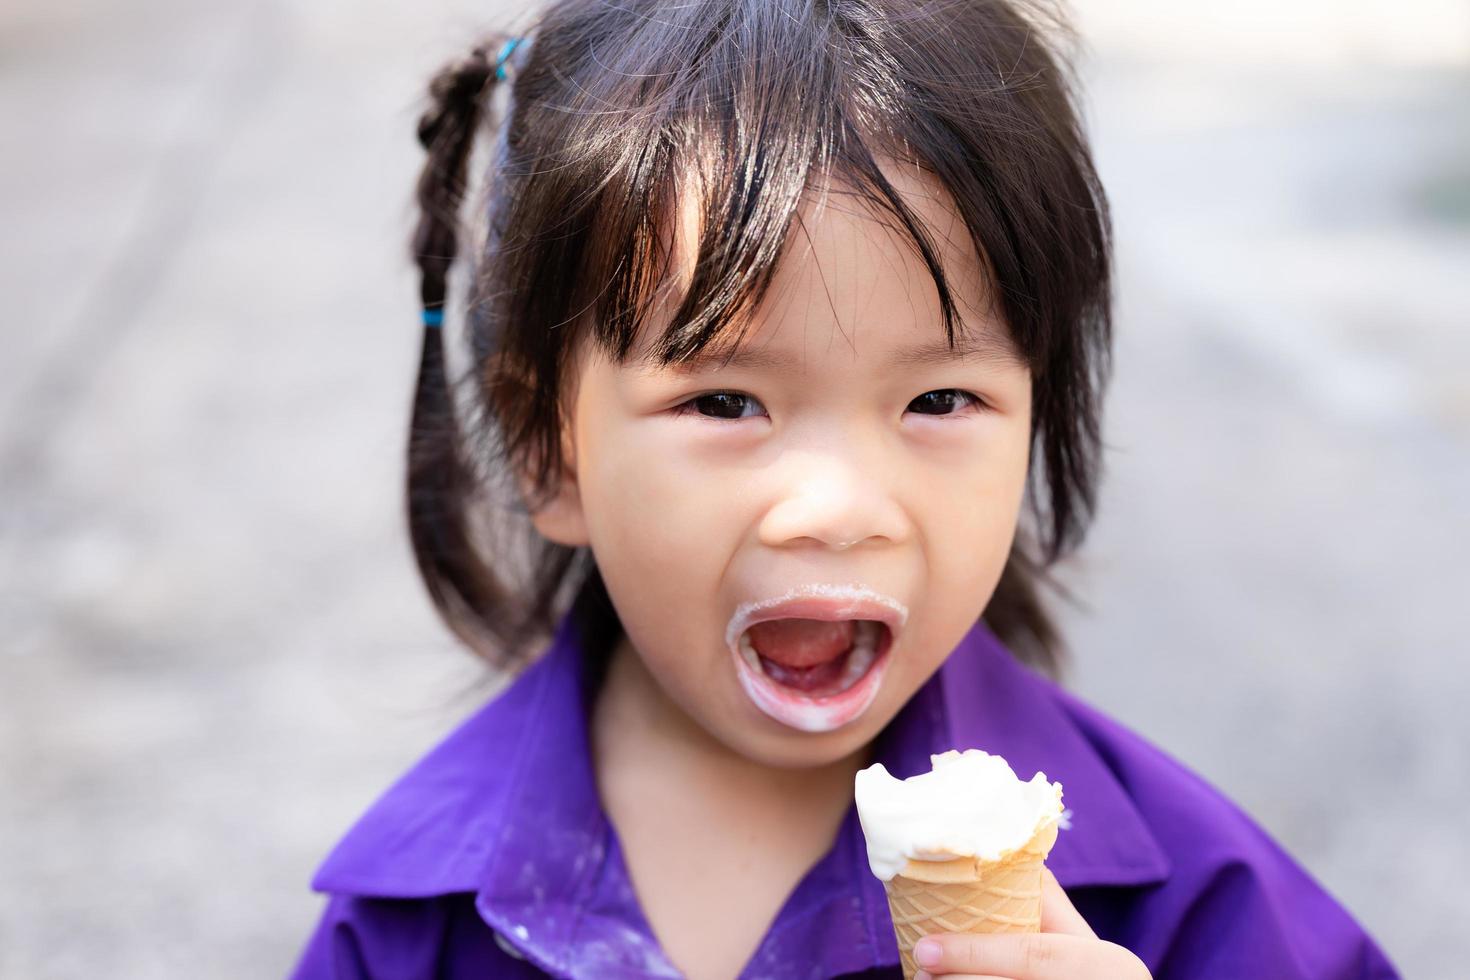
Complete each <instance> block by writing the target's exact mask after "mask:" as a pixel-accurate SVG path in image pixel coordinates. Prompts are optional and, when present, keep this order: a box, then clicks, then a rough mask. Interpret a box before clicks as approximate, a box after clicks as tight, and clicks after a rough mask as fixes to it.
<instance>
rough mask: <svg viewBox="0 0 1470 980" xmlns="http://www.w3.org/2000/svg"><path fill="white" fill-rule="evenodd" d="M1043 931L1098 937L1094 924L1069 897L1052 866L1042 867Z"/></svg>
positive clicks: (1091, 937) (1088, 937)
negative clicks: (1052, 870)
mask: <svg viewBox="0 0 1470 980" xmlns="http://www.w3.org/2000/svg"><path fill="white" fill-rule="evenodd" d="M1041 931H1042V932H1059V933H1062V934H1063V935H1066V936H1083V937H1085V938H1087V939H1096V938H1097V933H1095V932H1093V931H1092V926H1090V925H1088V924H1087V920H1086V919H1084V918H1082V913H1081V912H1078V911H1077V906H1075V905H1073V904H1072V900H1071V899H1070V898H1068V897H1067V893H1066V891H1064V890H1063V889H1062V886H1061V883H1060V882H1058V881H1057V876H1056V875H1054V874H1052V873H1051V868H1048V867H1045V866H1043V867H1042V869H1041Z"/></svg>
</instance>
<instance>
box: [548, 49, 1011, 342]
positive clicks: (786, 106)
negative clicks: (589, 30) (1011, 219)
mask: <svg viewBox="0 0 1470 980" xmlns="http://www.w3.org/2000/svg"><path fill="white" fill-rule="evenodd" d="M787 34H788V35H789V34H790V31H789V29H788V32H787ZM846 41H847V42H848V43H850V42H851V39H850V38H848V39H846ZM818 42H821V43H818ZM746 43H747V42H746V41H744V40H742V39H741V38H738V37H732V36H727V37H724V38H722V39H721V41H720V43H718V44H716V45H715V46H714V47H715V48H716V49H721V48H727V49H728V50H727V51H723V52H722V51H720V50H712V51H711V52H710V53H709V55H708V57H710V58H711V59H713V60H721V59H723V60H724V63H725V64H727V65H729V66H730V67H729V70H728V73H719V72H713V71H711V72H703V73H700V74H698V75H697V76H695V77H694V78H692V79H686V80H685V81H683V82H682V83H681V84H677V85H672V86H670V87H669V88H668V89H667V90H666V91H664V92H662V93H659V94H658V95H657V96H656V97H650V93H649V92H648V91H647V90H646V88H645V89H644V90H643V91H641V92H640V95H641V96H642V97H644V98H647V99H648V100H649V101H648V102H646V103H645V104H644V105H643V107H641V108H640V109H639V110H638V111H637V112H635V113H632V114H630V115H631V117H632V118H636V120H637V122H636V125H630V126H629V127H627V128H626V129H623V128H622V127H618V126H610V127H609V129H614V130H622V131H623V132H627V133H629V136H628V137H627V140H628V142H627V143H625V144H624V145H622V146H621V147H618V148H616V149H615V150H614V152H613V157H614V160H615V163H614V165H613V166H612V167H611V168H609V170H610V172H609V173H608V174H607V176H606V177H605V178H604V179H603V180H602V181H601V182H600V185H599V186H598V188H597V190H596V191H595V192H594V193H593V194H592V195H590V196H589V198H588V200H589V211H590V213H589V214H588V215H587V224H588V227H589V228H590V234H589V235H588V236H587V237H588V248H587V252H586V253H585V265H584V267H583V269H582V270H581V275H580V276H579V277H578V280H579V281H580V282H583V283H586V284H589V285H588V288H589V290H590V284H593V283H604V284H606V285H605V288H603V289H602V290H601V291H599V292H598V293H596V294H595V295H588V296H584V297H582V298H581V300H580V301H579V302H577V303H576V305H575V308H576V309H580V310H584V311H586V313H587V314H588V315H589V316H590V320H591V325H590V329H591V331H592V333H593V336H594V337H595V340H596V342H597V343H598V345H599V346H600V347H601V348H602V349H603V350H604V351H605V352H606V353H608V354H609V355H611V356H612V357H613V358H614V359H615V360H616V361H617V362H618V363H623V362H625V361H626V360H627V359H628V357H629V356H630V354H631V353H632V352H633V351H634V349H635V348H638V349H639V350H640V352H641V359H643V360H646V361H648V362H649V363H657V364H659V365H665V366H666V365H668V364H670V363H673V362H676V361H683V360H685V359H688V358H691V357H695V356H699V355H703V354H706V353H707V351H709V350H710V349H713V351H714V352H716V353H717V354H728V353H734V352H735V350H736V349H737V348H738V346H739V344H740V342H741V341H742V340H743V339H744V337H745V334H746V332H747V330H748V328H749V325H750V323H751V321H752V319H753V315H754V313H755V311H756V309H757V308H758V307H759V306H760V305H761V303H762V302H763V301H764V299H765V296H766V294H767V292H768V290H769V288H770V285H771V282H772V280H773V279H774V278H775V275H776V271H777V268H778V266H779V264H780V261H781V259H782V258H783V256H785V255H786V253H787V249H788V247H789V246H790V244H791V242H790V239H791V238H792V237H793V234H794V232H795V231H796V230H797V228H798V227H799V226H800V225H801V223H802V220H803V219H802V215H801V213H800V212H801V208H802V206H803V203H804V202H805V201H807V200H808V199H812V200H813V201H814V203H815V205H816V213H817V214H820V213H821V211H822V209H824V208H825V207H827V206H829V204H830V203H831V201H832V199H834V198H840V199H841V200H842V201H843V202H851V204H852V205H853V206H855V207H859V208H862V209H863V210H864V211H865V212H866V213H868V214H869V215H871V216H872V217H873V218H875V219H876V220H878V221H880V222H882V223H883V224H884V225H885V226H886V227H888V228H890V229H891V230H893V231H894V232H895V233H897V235H898V238H899V239H900V240H901V241H902V243H903V244H904V246H905V247H907V248H910V249H912V250H913V252H914V254H916V255H917V256H918V257H919V258H920V259H921V260H922V261H923V263H924V265H925V267H926V268H927V269H928V271H929V274H930V276H931V278H932V280H933V282H934V287H935V290H936V291H937V294H938V297H939V304H940V309H941V312H942V317H943V321H944V332H945V337H946V340H947V341H948V342H949V343H950V344H951V345H952V344H954V342H955V339H956V335H957V334H961V333H963V327H964V322H965V321H964V319H963V317H962V316H961V315H960V314H959V312H958V309H957V306H956V301H955V296H954V292H953V290H952V289H951V287H950V284H949V280H948V278H947V276H946V272H945V269H944V264H943V262H942V259H941V250H940V248H939V247H938V246H937V245H936V243H935V239H934V236H933V233H932V231H931V230H930V229H929V228H928V227H927V226H926V223H925V221H924V220H923V218H922V217H921V216H920V215H918V214H917V213H916V212H915V210H914V209H913V208H912V207H911V206H910V204H909V203H908V201H906V200H905V196H904V194H903V193H902V192H901V191H900V189H899V188H897V187H895V186H894V184H893V182H892V181H890V179H889V177H888V176H887V175H886V174H885V172H884V166H883V165H881V164H880V162H879V161H880V159H881V160H884V161H885V162H887V161H892V162H893V163H892V164H890V166H892V165H898V166H903V167H909V168H916V169H917V170H919V171H922V172H923V173H924V174H925V175H926V176H927V177H928V178H929V179H930V180H931V181H935V180H936V179H937V183H938V184H939V185H940V189H941V193H942V194H943V195H944V197H945V198H946V200H945V205H946V207H948V208H950V209H951V210H952V211H953V212H954V213H955V214H956V216H958V217H959V218H961V220H962V221H963V225H964V227H965V229H966V232H967V234H968V237H969V240H970V241H969V244H970V245H971V246H972V247H973V248H974V250H975V253H976V254H977V255H978V256H979V257H980V263H979V269H980V274H981V276H982V279H983V280H984V281H983V283H982V287H983V294H984V295H986V296H988V297H991V301H992V303H993V302H994V301H995V297H996V295H997V293H996V290H995V286H996V278H995V276H994V274H993V271H992V270H993V262H992V260H991V259H990V258H989V256H990V255H991V252H992V250H993V249H994V248H996V247H999V248H1000V249H1002V250H1004V249H1005V248H1006V243H1005V241H1004V238H1003V235H1002V234H1001V230H1002V229H1000V228H999V227H997V225H996V224H995V223H994V222H986V221H984V220H983V219H984V218H985V216H988V215H993V214H995V213H996V212H997V211H998V209H999V206H1000V202H999V201H998V200H992V199H991V195H989V194H987V193H985V191H984V188H983V187H979V186H976V184H975V182H974V180H973V178H972V180H971V181H970V182H969V183H968V185H967V184H966V183H965V182H962V181H955V182H951V181H949V180H946V179H945V172H944V166H945V160H946V155H945V154H943V153H936V154H932V155H927V156H926V155H925V154H923V153H921V152H919V151H918V149H917V148H918V147H920V146H923V145H924V143H925V140H924V138H923V137H924V136H925V133H924V126H923V120H922V119H917V120H916V119H914V118H913V115H912V114H911V113H897V114H894V113H893V111H892V108H891V107H893V106H896V105H900V104H901V102H900V100H899V99H898V93H897V92H896V91H893V90H892V89H896V88H897V86H895V85H892V84H883V83H881V82H880V80H879V78H878V77H875V76H872V75H871V74H869V75H867V76H864V74H863V73H860V72H856V71H855V69H854V67H853V64H852V62H853V61H854V60H855V59H854V58H852V57H844V52H845V51H846V48H844V47H843V46H842V45H838V44H836V43H835V42H834V41H833V40H832V39H831V38H812V37H807V38H800V37H798V38H796V39H792V38H791V37H790V36H784V37H783V38H782V39H781V40H780V41H777V42H774V43H775V48H776V50H775V52H774V53H771V54H768V57H774V58H779V57H780V56H781V55H782V53H783V52H782V49H783V48H785V47H791V48H792V51H791V56H790V58H789V60H787V61H786V63H785V64H784V65H783V66H782V67H783V71H782V72H781V73H779V75H778V76H774V77H773V76H772V75H769V74H767V73H765V72H763V70H762V68H761V64H760V62H759V61H751V60H742V59H741V58H740V57H739V56H738V51H739V50H741V49H742V48H744V47H745V44H746ZM813 44H815V45H816V47H817V48H818V49H823V48H825V50H827V51H829V52H830V54H829V55H827V56H825V57H823V56H816V57H814V56H812V55H811V53H810V46H811V45H813ZM798 46H800V47H805V48H807V49H808V50H807V53H806V54H805V55H804V56H802V57H797V56H796V51H795V49H796V47H798ZM766 47H767V49H768V50H769V48H770V45H766ZM613 67H614V68H616V66H613ZM793 73H795V75H794V77H793ZM616 74H617V72H616V71H614V72H613V75H614V76H616ZM882 78H884V79H891V76H887V75H885V76H882ZM640 82H641V83H643V84H645V85H646V84H647V79H646V77H645V78H642V79H640ZM604 94H605V95H606V93H604ZM884 107H889V111H888V112H886V113H885V112H884V111H883V108H884ZM857 120H863V121H865V122H866V124H867V125H868V127H869V128H868V129H866V130H863V131H860V130H859V128H858V126H857ZM905 120H907V121H908V122H909V123H910V126H909V129H908V130H907V131H905V130H903V129H900V128H899V124H900V123H901V122H903V121H905ZM650 131H651V132H652V134H653V135H652V136H651V137H649V136H648V135H647V134H648V133H649V132H650ZM633 134H638V135H637V136H636V138H635V136H634V135H633ZM950 156H951V157H953V154H951V155H950ZM951 162H953V161H951ZM589 176H590V175H589ZM957 185H958V193H957V192H956V188H957ZM966 194H968V197H966V196H965V195H966ZM681 252H682V254H683V260H682V261H679V259H680V255H679V253H681ZM1007 319H1008V318H1007ZM660 324H661V325H662V326H661V328H659V329H658V333H657V335H656V336H650V335H651V334H652V333H653V331H654V329H655V327H657V326H658V325H660ZM584 329H587V328H585V327H584ZM1007 332H1008V333H1010V331H1009V327H1008V328H1007ZM1009 339H1010V340H1011V341H1012V342H1013V343H1016V341H1017V340H1018V339H1019V338H1017V337H1015V336H1014V334H1012V335H1011V336H1010V338H1009ZM1017 347H1018V354H1019V356H1020V357H1021V359H1022V360H1023V361H1024V362H1025V363H1027V365H1028V366H1030V365H1031V364H1032V363H1033V357H1034V354H1035V352H1034V351H1031V350H1026V349H1023V348H1020V346H1019V344H1017Z"/></svg>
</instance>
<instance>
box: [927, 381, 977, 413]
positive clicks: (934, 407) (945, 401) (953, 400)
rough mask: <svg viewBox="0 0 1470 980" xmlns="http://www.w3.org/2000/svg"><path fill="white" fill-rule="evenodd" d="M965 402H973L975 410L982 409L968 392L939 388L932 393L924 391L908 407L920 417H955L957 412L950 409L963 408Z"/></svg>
mask: <svg viewBox="0 0 1470 980" xmlns="http://www.w3.org/2000/svg"><path fill="white" fill-rule="evenodd" d="M967 402H974V403H975V406H976V407H977V408H983V407H984V405H983V404H982V403H981V401H980V399H979V398H976V397H975V396H974V395H972V394H970V393H969V392H968V391H960V390H959V389H958V388H939V389H936V390H934V391H926V392H924V393H923V394H922V395H920V396H919V397H918V398H915V399H914V400H913V401H911V402H909V407H910V408H911V409H913V410H914V411H917V412H918V413H919V414H920V415H939V416H945V415H955V414H958V411H953V412H952V411H950V409H956V408H963V407H964V406H965V404H966V403H967Z"/></svg>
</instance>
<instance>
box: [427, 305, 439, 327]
mask: <svg viewBox="0 0 1470 980" xmlns="http://www.w3.org/2000/svg"><path fill="white" fill-rule="evenodd" d="M443 324H444V311H443V310H442V309H438V310H430V309H425V310H424V326H426V327H438V326H443Z"/></svg>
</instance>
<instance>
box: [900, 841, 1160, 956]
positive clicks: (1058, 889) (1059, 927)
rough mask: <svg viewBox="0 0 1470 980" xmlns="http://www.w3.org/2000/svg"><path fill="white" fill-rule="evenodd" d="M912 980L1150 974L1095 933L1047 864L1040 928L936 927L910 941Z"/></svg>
mask: <svg viewBox="0 0 1470 980" xmlns="http://www.w3.org/2000/svg"><path fill="white" fill-rule="evenodd" d="M914 959H915V960H916V961H917V962H918V964H919V966H920V968H921V969H920V970H919V972H918V974H917V975H916V976H915V977H914V980H930V978H931V977H936V976H945V977H949V978H950V980H1001V978H1004V980H1074V978H1076V977H1088V978H1089V980H1094V978H1095V980H1150V977H1149V972H1148V967H1146V966H1144V965H1143V961H1142V960H1140V959H1139V958H1138V957H1137V956H1134V955H1133V954H1132V953H1130V952H1128V950H1126V949H1124V948H1123V947H1122V946H1119V945H1117V944H1116V943H1110V942H1106V941H1104V940H1101V939H1099V938H1097V933H1095V932H1093V931H1092V927H1091V926H1089V925H1088V924H1087V920H1086V919H1084V918H1082V914H1081V913H1080V912H1078V911H1077V909H1076V908H1075V907H1074V906H1073V905H1072V900H1071V899H1069V898H1068V897H1067V893H1066V892H1065V891H1063V890H1062V886H1061V885H1059V884H1058V883H1057V879H1056V877H1055V876H1054V875H1053V874H1052V873H1051V870H1050V869H1048V868H1043V869H1042V871H1041V932H1040V933H1032V934H1029V935H1021V936H1004V935H1001V936H966V935H961V934H959V933H952V932H950V933H936V934H934V935H929V936H925V937H924V938H923V939H921V940H919V941H918V942H917V943H915V944H914Z"/></svg>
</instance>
